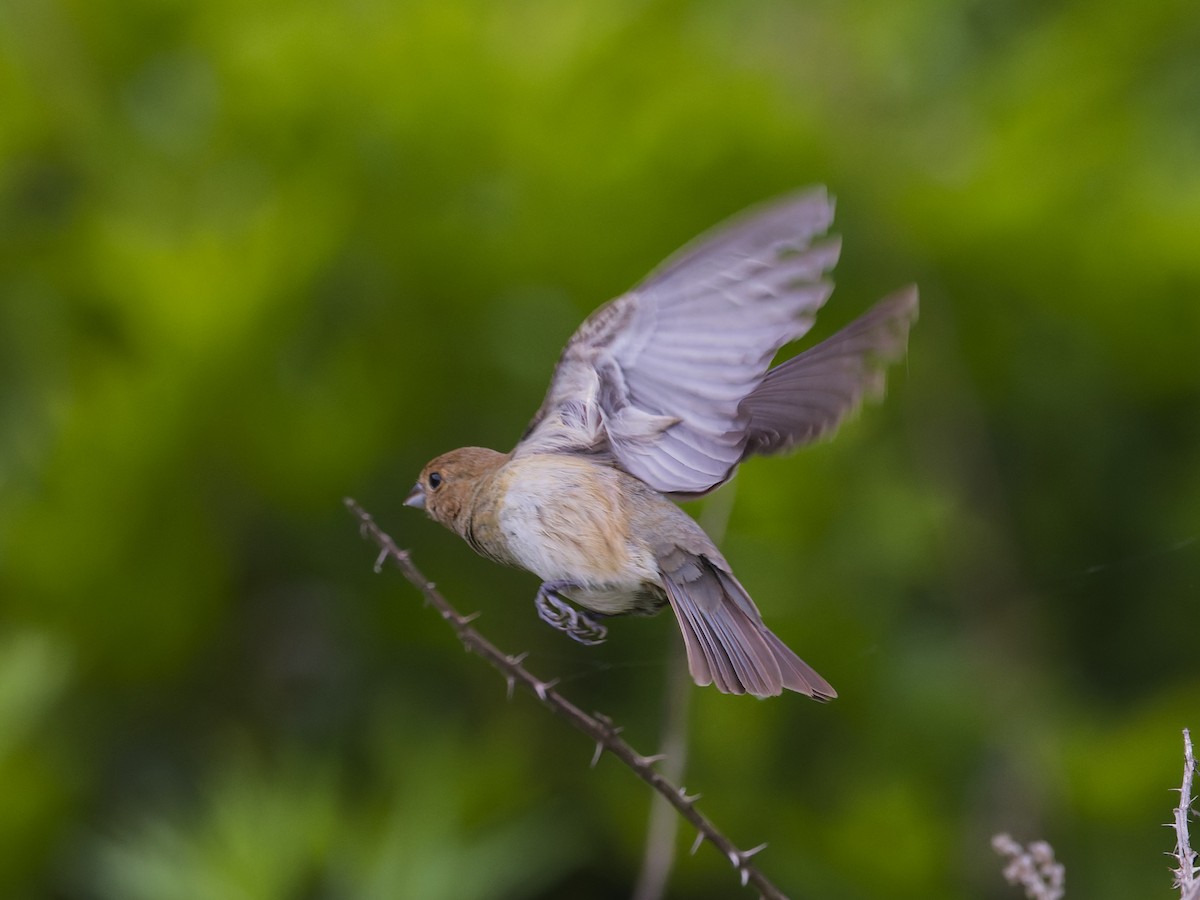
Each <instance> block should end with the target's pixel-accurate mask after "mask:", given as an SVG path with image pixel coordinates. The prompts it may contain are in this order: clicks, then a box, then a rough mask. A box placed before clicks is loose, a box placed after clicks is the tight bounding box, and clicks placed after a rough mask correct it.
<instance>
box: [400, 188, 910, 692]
mask: <svg viewBox="0 0 1200 900" xmlns="http://www.w3.org/2000/svg"><path fill="white" fill-rule="evenodd" d="M833 208H834V205H833V200H832V199H831V198H830V197H829V196H828V194H827V193H826V191H825V189H824V188H821V187H815V188H809V189H807V190H804V191H802V192H799V193H796V194H793V195H791V196H787V197H783V198H781V199H777V200H775V201H771V202H768V203H766V204H764V205H761V206H758V207H754V208H752V209H750V210H747V211H746V212H744V213H742V214H741V215H739V216H737V217H735V218H733V219H731V220H730V221H728V222H726V223H724V224H723V225H720V226H718V227H716V228H715V229H713V230H712V231H710V232H708V233H706V234H704V235H702V236H701V237H699V238H697V239H696V240H695V241H693V242H692V243H690V244H688V245H687V246H685V247H684V248H683V249H682V250H680V251H679V252H677V253H676V254H675V255H673V256H672V257H670V258H669V259H668V260H667V261H666V262H664V263H662V264H661V265H660V266H659V267H658V268H657V269H655V270H654V271H653V272H652V273H651V274H650V275H649V276H648V277H647V278H646V279H645V280H644V281H642V282H641V283H640V284H638V285H637V286H636V287H634V288H633V289H632V290H630V291H629V292H628V293H626V294H624V295H622V296H620V297H617V298H616V299H615V300H611V301H609V302H608V303H606V304H605V305H603V306H601V307H600V308H599V309H597V310H596V311H595V312H593V313H592V314H591V315H590V316H589V317H588V318H587V319H586V320H585V321H584V323H583V324H582V325H581V326H580V327H579V329H578V331H576V332H575V334H574V335H573V336H572V337H571V339H570V341H568V343H567V346H566V348H565V349H564V350H563V352H562V356H561V357H560V358H559V361H558V365H557V367H556V368H555V370H554V376H553V378H552V379H551V381H550V388H549V390H548V391H547V392H546V397H545V399H544V400H543V401H542V405H541V407H540V408H539V409H538V411H537V414H536V415H535V416H534V417H533V421H532V422H530V424H529V426H528V428H526V430H525V433H524V435H523V436H522V437H521V439H520V441H518V443H517V445H516V446H515V447H514V448H513V449H512V450H511V451H509V452H508V453H500V452H498V451H496V450H489V449H485V448H482V447H464V448H461V449H459V450H452V451H450V452H449V453H445V454H443V455H441V456H438V457H437V458H436V459H434V460H433V461H431V462H430V463H428V464H427V465H426V466H425V467H424V469H422V470H421V474H420V477H419V478H418V480H417V483H416V485H415V486H414V487H413V489H412V492H411V493H410V494H409V495H408V497H407V499H406V500H405V505H407V506H412V507H418V508H423V509H424V510H425V511H426V512H427V513H428V515H429V516H430V518H432V519H434V520H435V521H437V522H440V523H441V524H443V525H445V526H446V527H447V528H449V529H451V530H452V531H454V532H456V533H457V534H458V535H460V536H461V537H462V538H464V539H465V540H466V541H467V543H468V544H470V545H471V546H472V547H473V548H474V549H475V550H476V551H477V552H478V553H480V554H482V555H483V556H486V557H488V558H490V559H492V560H495V561H496V562H500V563H504V564H506V565H511V566H516V567H519V568H522V569H526V570H528V571H530V572H532V573H534V574H536V575H537V576H538V577H539V578H541V579H542V582H543V583H542V585H541V587H540V588H539V589H538V592H537V596H536V598H535V601H534V603H535V606H536V608H537V611H538V614H539V616H540V617H541V618H542V619H543V620H545V621H546V622H548V623H549V624H551V625H553V626H555V627H556V628H559V629H560V630H562V631H564V632H566V633H567V634H568V635H570V636H571V637H572V638H574V639H575V640H578V641H580V642H582V643H585V644H594V643H599V642H600V641H602V640H603V639H604V637H605V634H606V629H605V626H604V624H603V623H602V621H601V619H603V618H605V617H608V616H614V615H623V614H630V613H634V614H642V615H650V614H654V613H657V612H659V611H660V610H661V609H662V608H663V607H665V606H667V605H670V607H671V609H672V611H673V612H674V613H675V616H676V618H677V619H678V622H679V629H680V631H681V632H682V634H683V640H684V644H685V647H686V649H687V658H688V668H689V670H690V672H691V675H692V678H693V680H694V681H695V682H696V683H697V684H699V685H707V684H715V685H716V687H717V689H718V690H720V691H723V692H725V693H729V694H743V693H748V694H753V695H755V696H758V697H766V696H772V695H776V694H779V693H781V691H782V690H783V689H784V688H786V689H788V690H792V691H797V692H799V693H801V694H806V695H808V696H810V697H813V698H815V699H817V700H830V699H832V698H833V697H835V696H837V694H836V692H835V691H834V689H833V688H832V687H831V686H830V684H829V682H827V681H826V680H825V679H824V678H822V677H821V676H820V675H818V674H817V673H816V671H815V670H813V669H812V667H810V666H809V665H808V664H807V663H805V662H804V661H803V660H801V659H800V657H798V656H797V655H796V654H795V653H793V652H792V650H790V649H789V648H788V647H787V646H786V645H785V644H784V643H783V641H781V640H780V639H779V638H778V637H776V636H775V634H774V633H772V632H771V630H770V629H768V628H767V626H766V625H765V624H764V623H763V619H762V616H761V614H760V613H759V611H758V607H757V606H755V604H754V601H753V600H751V599H750V595H749V594H748V593H747V592H746V589H745V588H744V587H742V585H741V582H739V581H738V580H737V578H736V577H734V574H733V570H732V568H731V567H730V565H729V562H728V561H727V560H726V559H725V557H724V556H723V555H722V554H721V551H720V550H718V549H717V547H716V545H715V544H714V543H713V541H712V540H711V539H710V538H709V537H708V535H707V534H705V532H704V531H703V530H702V529H701V528H700V526H699V525H698V524H697V523H696V521H695V520H694V519H692V518H691V517H690V516H689V515H688V514H687V513H685V512H684V511H683V510H682V509H680V508H679V507H678V506H676V505H675V503H674V502H672V501H673V500H681V499H691V498H695V497H700V496H703V495H705V494H707V493H709V492H710V491H713V490H715V489H716V488H717V487H719V486H720V485H722V484H724V483H725V482H726V481H728V480H729V479H730V478H732V477H733V475H734V473H735V472H736V471H737V467H738V465H739V464H741V463H742V462H743V461H744V460H745V459H746V458H747V457H749V456H753V455H756V454H762V455H768V454H775V453H781V452H784V451H788V450H792V449H795V448H797V447H801V446H803V445H805V444H809V443H812V442H813V441H815V440H817V439H818V438H821V437H824V436H826V435H828V434H830V433H831V432H832V431H833V430H834V429H835V428H836V427H837V425H838V424H839V423H840V422H841V421H842V420H843V419H845V418H846V417H847V416H848V415H849V414H850V413H852V412H853V411H854V410H856V409H857V408H858V406H859V405H860V404H861V402H862V401H863V399H864V398H868V397H876V396H878V395H880V394H881V393H882V391H883V387H884V368H885V367H886V366H887V364H889V363H891V362H894V361H896V360H897V359H899V358H900V357H901V356H903V354H904V351H905V347H906V344H907V340H908V331H909V327H910V326H911V325H912V323H913V322H914V321H915V320H916V318H917V289H916V287H915V286H909V287H906V288H904V289H902V290H900V291H898V292H896V293H894V294H892V295H890V296H888V297H886V298H885V299H883V300H881V301H879V303H877V304H876V305H875V306H874V307H872V308H871V309H870V310H868V311H867V312H866V313H865V314H864V315H863V316H861V317H860V318H858V319H856V320H855V321H853V322H851V323H850V324H849V325H848V326H846V327H845V328H843V329H842V330H841V331H839V332H837V333H836V334H834V335H833V336H832V337H830V338H828V339H826V340H825V341H822V342H821V343H819V344H817V345H815V346H813V347H811V348H809V349H807V350H805V351H803V352H802V353H800V354H799V355H796V356H794V357H792V358H791V359H788V360H787V361H786V362H783V363H781V364H780V365H777V366H775V367H774V368H771V362H772V360H773V359H774V357H775V355H776V353H777V352H778V351H779V350H780V349H781V348H783V347H784V346H785V345H787V344H789V343H791V342H792V341H795V340H797V339H799V338H800V337H802V336H803V335H804V334H805V333H806V332H808V330H809V329H810V328H811V327H812V325H813V322H814V320H815V317H816V314H817V311H818V310H819V309H820V308H821V307H822V306H823V305H824V303H825V301H826V300H827V299H828V298H829V295H830V293H831V292H832V290H833V287H832V284H831V283H830V281H829V280H828V275H829V272H830V271H831V270H832V269H833V267H834V265H835V264H836V263H837V259H838V253H839V251H840V249H841V245H840V242H839V240H838V239H837V238H836V237H832V236H828V234H827V232H828V229H829V227H830V225H831V224H832V222H833Z"/></svg>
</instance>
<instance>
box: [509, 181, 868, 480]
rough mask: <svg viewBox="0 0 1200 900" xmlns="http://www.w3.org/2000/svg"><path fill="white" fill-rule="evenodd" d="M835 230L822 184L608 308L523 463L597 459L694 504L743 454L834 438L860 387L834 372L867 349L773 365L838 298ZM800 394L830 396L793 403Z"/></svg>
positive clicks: (537, 419) (557, 386)
mask: <svg viewBox="0 0 1200 900" xmlns="http://www.w3.org/2000/svg"><path fill="white" fill-rule="evenodd" d="M832 221H833V201H832V200H831V199H830V198H829V196H828V195H827V194H826V192H825V189H824V188H819V187H818V188H812V189H809V190H807V191H804V192H801V193H798V194H795V195H793V196H790V197H786V198H784V199H782V200H779V201H776V202H774V203H770V204H767V205H765V206H762V207H759V208H757V209H752V210H750V211H748V212H747V213H745V214H743V215H741V216H739V217H737V218H735V219H733V220H731V221H729V222H727V223H725V224H724V225H722V226H719V227H718V228H716V229H714V230H713V231H712V232H710V233H708V234H706V235H703V236H701V237H700V238H698V239H697V240H696V241H694V242H692V243H691V244H689V245H687V246H686V247H684V248H683V249H682V250H680V251H679V252H678V253H676V254H675V255H673V256H672V257H670V258H669V259H668V260H667V261H666V262H664V263H663V264H662V265H661V266H659V267H658V268H657V269H655V270H654V272H652V273H651V274H650V275H649V276H648V277H647V278H646V279H645V280H644V281H643V282H642V283H641V284H639V285H638V286H637V287H636V288H634V289H633V290H632V291H630V292H629V293H627V294H625V295H623V296H621V297H618V298H617V299H615V300H612V301H610V302H609V303H607V304H605V305H604V306H602V307H600V309H598V310H596V312H594V313H593V314H592V315H591V316H589V317H588V318H587V319H586V320H585V321H584V323H583V324H582V325H581V326H580V327H579V329H578V331H576V333H575V334H574V336H573V337H572V338H571V340H570V341H569V342H568V344H567V346H566V348H565V349H564V350H563V353H562V356H561V357H560V359H559V362H558V366H557V368H556V369H555V373H554V377H553V379H552V380H551V383H550V388H549V390H548V391H547V393H546V397H545V399H544V400H543V402H542V405H541V407H540V408H539V410H538V412H537V414H536V415H535V416H534V418H533V421H532V422H531V423H530V425H529V427H528V428H527V429H526V432H525V434H524V436H523V437H522V439H521V441H520V443H519V444H518V445H517V447H516V449H515V450H514V453H515V454H516V455H522V454H529V453H543V452H553V451H570V450H575V451H582V452H589V453H595V454H601V455H603V456H606V457H608V458H609V459H611V460H613V461H614V462H615V463H616V464H618V465H619V466H621V467H622V468H624V469H625V470H626V471H628V472H630V473H631V474H633V475H635V476H637V477H638V478H640V479H642V480H643V481H645V482H646V483H647V484H649V485H650V486H651V487H653V488H655V489H656V490H659V491H662V492H664V493H670V494H676V495H679V496H699V495H702V494H704V493H707V492H708V491H710V490H712V489H713V488H715V487H717V486H718V485H720V484H722V483H724V482H725V481H727V480H728V479H729V478H730V477H731V476H732V474H733V472H734V470H735V469H736V467H737V465H738V463H739V462H741V460H742V459H744V458H745V456H746V455H747V454H748V453H751V452H775V450H776V449H783V448H785V447H786V446H791V445H792V444H795V443H798V442H802V441H803V440H804V439H807V435H809V434H810V433H818V432H820V431H822V430H828V427H829V425H828V423H829V422H836V420H837V419H838V418H839V417H840V413H839V410H842V409H843V408H844V407H846V405H847V403H850V404H851V405H853V402H856V401H857V398H858V397H859V396H860V395H861V394H862V390H859V389H856V388H855V387H854V386H853V385H850V384H849V381H852V380H853V378H852V377H849V376H846V375H845V374H844V373H843V374H840V375H838V376H837V377H833V376H832V375H831V373H835V374H836V373H842V372H843V369H846V364H845V363H844V361H842V359H841V357H843V356H845V355H846V354H850V353H852V352H853V351H854V348H856V347H857V346H858V345H859V344H860V343H862V341H858V343H856V342H855V341H854V340H850V339H849V338H847V339H846V340H844V341H843V342H842V344H841V345H840V349H839V348H835V349H838V352H837V353H834V354H831V355H829V356H828V357H826V356H821V355H814V356H812V357H810V358H809V362H808V363H806V364H803V365H801V364H793V365H792V367H791V368H790V369H788V370H787V372H785V373H783V374H781V375H780V376H777V377H774V378H772V375H771V374H770V373H768V367H769V366H770V364H771V360H772V359H773V358H774V356H775V354H776V353H777V352H778V351H779V349H780V348H781V347H783V346H784V345H785V344H787V343H790V342H791V341H794V340H796V339H797V338H799V337H801V336H802V335H804V334H805V333H806V332H807V331H808V330H809V329H810V328H811V327H812V324H813V321H814V319H815V316H816V313H817V311H818V310H819V309H820V308H821V306H823V305H824V303H825V301H826V300H827V299H828V298H829V295H830V293H831V291H832V286H831V284H830V283H829V282H828V280H827V278H826V275H827V273H828V272H829V271H830V270H831V269H832V268H833V266H834V265H835V264H836V262H837V258H838V254H839V252H840V242H839V241H838V240H837V239H836V238H829V237H823V236H824V235H825V232H826V231H827V230H828V228H829V226H830V224H831V223H832ZM868 343H869V341H868ZM820 349H821V348H819V347H818V348H814V350H812V351H809V353H812V354H816V353H817V351H819V350H820ZM799 358H800V357H797V359H799ZM847 371H848V370H847ZM848 378H849V381H848ZM859 383H860V387H865V386H867V381H866V380H865V379H863V378H860V379H859ZM805 386H811V387H815V388H816V389H818V390H819V391H822V392H828V393H829V397H828V398H827V399H824V398H822V399H819V400H814V398H811V397H803V396H792V393H794V392H795V391H796V390H797V389H800V390H801V391H803V390H804V389H805ZM856 391H857V392H856ZM753 398H756V399H753ZM752 399H753V402H751V403H750V405H749V406H747V403H748V402H749V401H751V400H752ZM789 415H793V416H799V417H800V419H801V424H799V425H795V426H790V425H789V424H788V422H787V421H786V418H787V416H789Z"/></svg>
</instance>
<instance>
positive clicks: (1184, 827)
mask: <svg viewBox="0 0 1200 900" xmlns="http://www.w3.org/2000/svg"><path fill="white" fill-rule="evenodd" d="M1195 772H1196V757H1195V756H1194V755H1193V753H1192V734H1191V732H1190V731H1188V730H1187V729H1186V728H1185V729H1183V784H1182V785H1181V786H1180V788H1179V805H1178V806H1177V807H1175V822H1174V823H1173V826H1174V828H1175V852H1174V853H1173V854H1172V855H1173V856H1174V857H1175V862H1176V864H1177V867H1176V868H1175V869H1172V874H1173V875H1174V876H1175V885H1174V886H1175V887H1177V888H1178V889H1179V896H1180V897H1181V898H1182V900H1198V898H1200V878H1197V877H1196V875H1197V873H1198V872H1200V869H1198V868H1197V866H1196V851H1195V850H1193V849H1192V844H1191V840H1190V839H1189V836H1188V820H1189V819H1190V818H1191V815H1192V775H1194V774H1195ZM1169 827H1170V826H1169Z"/></svg>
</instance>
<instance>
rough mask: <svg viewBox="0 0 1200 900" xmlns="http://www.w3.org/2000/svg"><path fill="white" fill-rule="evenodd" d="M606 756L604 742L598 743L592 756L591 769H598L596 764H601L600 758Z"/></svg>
mask: <svg viewBox="0 0 1200 900" xmlns="http://www.w3.org/2000/svg"><path fill="white" fill-rule="evenodd" d="M603 755H604V743H603V741H596V751H595V752H594V753H593V754H592V765H591V768H593V769H594V768H596V763H598V762H600V757H601V756H603Z"/></svg>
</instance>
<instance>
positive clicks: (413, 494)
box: [404, 481, 425, 509]
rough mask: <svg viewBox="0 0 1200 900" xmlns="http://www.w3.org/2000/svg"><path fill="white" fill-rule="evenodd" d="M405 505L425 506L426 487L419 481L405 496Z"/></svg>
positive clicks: (417, 507) (421, 507) (416, 507)
mask: <svg viewBox="0 0 1200 900" xmlns="http://www.w3.org/2000/svg"><path fill="white" fill-rule="evenodd" d="M404 505H405V506H411V507H413V508H414V509H424V508H425V488H424V487H422V485H421V483H420V482H419V481H418V482H417V483H416V484H414V485H413V489H412V490H411V491H409V492H408V496H407V497H405V498H404Z"/></svg>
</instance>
